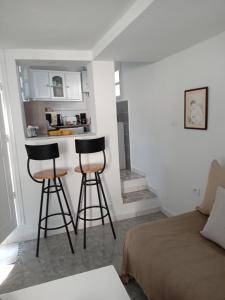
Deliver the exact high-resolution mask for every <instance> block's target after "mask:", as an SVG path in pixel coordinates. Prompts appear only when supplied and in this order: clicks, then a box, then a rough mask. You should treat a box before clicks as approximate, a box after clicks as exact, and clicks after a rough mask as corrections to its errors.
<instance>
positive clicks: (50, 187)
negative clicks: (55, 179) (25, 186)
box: [43, 185, 62, 194]
mask: <svg viewBox="0 0 225 300" xmlns="http://www.w3.org/2000/svg"><path fill="white" fill-rule="evenodd" d="M56 188H57V192H60V191H61V190H62V188H61V186H60V185H56V186H55V185H49V186H46V187H45V188H44V191H43V193H45V194H48V193H49V194H52V193H56ZM48 189H49V191H48ZM50 189H54V190H53V191H50Z"/></svg>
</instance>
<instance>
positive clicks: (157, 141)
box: [122, 33, 225, 214]
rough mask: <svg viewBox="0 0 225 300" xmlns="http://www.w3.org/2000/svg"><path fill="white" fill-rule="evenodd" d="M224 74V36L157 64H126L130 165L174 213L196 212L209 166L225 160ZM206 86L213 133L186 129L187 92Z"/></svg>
mask: <svg viewBox="0 0 225 300" xmlns="http://www.w3.org/2000/svg"><path fill="white" fill-rule="evenodd" d="M224 73H225V33H223V34H220V35H218V36H216V37H214V38H212V39H210V40H207V41H205V42H202V43H200V44H198V45H196V46H194V47H191V48H189V49H187V50H185V51H182V52H180V53H178V54H176V55H173V56H170V57H168V58H166V59H164V60H162V61H160V62H157V63H155V64H152V65H150V64H149V65H146V64H142V65H140V64H139V65H135V64H125V63H124V64H123V67H122V79H123V92H124V98H125V99H128V101H129V109H130V116H129V117H130V140H131V163H132V166H133V167H134V168H137V169H139V170H141V171H143V172H145V173H146V175H147V177H148V183H149V185H150V186H153V187H154V188H155V189H156V191H157V192H158V195H159V197H160V199H161V203H162V206H163V207H164V208H165V209H167V210H168V211H170V212H171V213H175V214H176V213H180V212H184V211H188V210H190V209H193V208H194V207H195V206H196V205H197V204H198V203H199V202H200V201H201V199H202V195H203V193H204V189H205V185H206V179H207V173H208V168H209V165H210V162H211V161H212V160H213V159H214V158H216V159H218V160H219V161H221V162H223V161H225V139H224V128H225V76H224ZM202 86H208V87H209V115H208V117H209V118H208V130H207V131H200V130H188V129H184V125H183V123H184V90H186V89H191V88H198V87H202ZM195 187H197V188H198V187H199V188H200V190H201V194H200V197H199V196H197V195H195V194H194V193H193V189H194V188H195Z"/></svg>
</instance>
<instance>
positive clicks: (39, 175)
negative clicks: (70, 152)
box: [33, 169, 67, 179]
mask: <svg viewBox="0 0 225 300" xmlns="http://www.w3.org/2000/svg"><path fill="white" fill-rule="evenodd" d="M55 171H56V178H58V177H63V176H65V175H66V174H67V169H56V170H55ZM33 176H34V178H35V179H54V170H53V169H48V170H42V171H39V172H36V173H34V174H33Z"/></svg>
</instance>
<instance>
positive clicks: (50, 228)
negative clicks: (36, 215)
mask: <svg viewBox="0 0 225 300" xmlns="http://www.w3.org/2000/svg"><path fill="white" fill-rule="evenodd" d="M62 215H63V214H62V213H55V214H51V215H48V216H47V217H44V218H42V219H41V222H42V221H45V220H46V219H48V218H50V217H54V216H62ZM64 216H69V217H70V218H71V216H70V214H69V213H64ZM71 223H72V220H69V221H68V222H67V223H66V224H63V225H61V226H57V227H47V228H45V227H42V226H40V228H41V229H43V230H57V229H61V228H64V227H66V226H68V225H69V224H71Z"/></svg>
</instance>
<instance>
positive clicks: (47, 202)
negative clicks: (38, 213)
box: [44, 179, 51, 238]
mask: <svg viewBox="0 0 225 300" xmlns="http://www.w3.org/2000/svg"><path fill="white" fill-rule="evenodd" d="M50 182H51V181H50V179H48V188H47V200H46V214H45V216H46V219H45V234H44V238H46V237H47V227H48V207H49V196H50V193H49V191H50V188H49V187H50Z"/></svg>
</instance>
